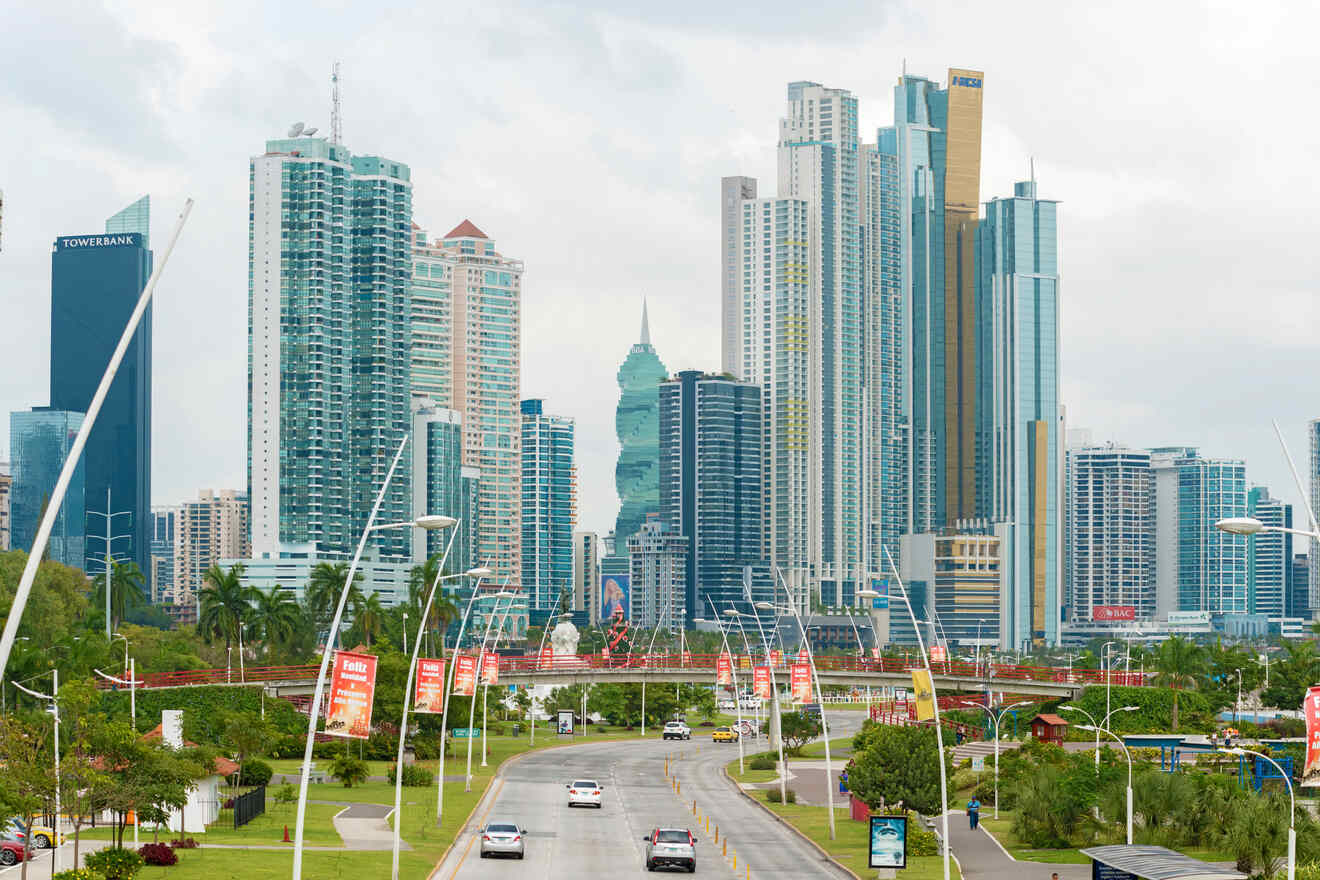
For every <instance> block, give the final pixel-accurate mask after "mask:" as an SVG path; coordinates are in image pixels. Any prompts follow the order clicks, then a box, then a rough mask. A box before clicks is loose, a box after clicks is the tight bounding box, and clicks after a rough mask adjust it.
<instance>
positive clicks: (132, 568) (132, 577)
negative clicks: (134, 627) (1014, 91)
mask: <svg viewBox="0 0 1320 880" xmlns="http://www.w3.org/2000/svg"><path fill="white" fill-rule="evenodd" d="M145 580H146V579H145V578H144V577H143V576H142V570H141V569H139V568H138V567H137V563H136V562H111V563H110V629H111V630H116V629H119V624H120V622H121V621H122V620H123V619H124V615H126V614H128V612H130V611H132V610H133V609H134V608H138V607H140V606H142V605H145V604H146V602H147V597H146V594H145V593H144V592H143V591H142V586H143V584H144V582H145ZM93 583H94V584H95V589H94V591H93V604H94V605H95V607H97V608H104V607H105V573H104V572H102V573H101V574H99V575H97V577H96V580H95V581H94V582H93Z"/></svg>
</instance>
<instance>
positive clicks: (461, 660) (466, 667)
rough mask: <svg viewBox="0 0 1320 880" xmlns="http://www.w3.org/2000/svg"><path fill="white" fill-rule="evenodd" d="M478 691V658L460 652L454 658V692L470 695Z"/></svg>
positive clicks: (461, 695) (460, 694) (459, 694)
mask: <svg viewBox="0 0 1320 880" xmlns="http://www.w3.org/2000/svg"><path fill="white" fill-rule="evenodd" d="M476 692H477V658H476V657H471V656H468V655H467V654H459V655H458V656H456V657H455V658H454V694H455V695H457V696H460V697H470V696H472V695H473V694H475V693H476Z"/></svg>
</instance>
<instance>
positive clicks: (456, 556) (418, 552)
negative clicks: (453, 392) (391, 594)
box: [412, 398, 475, 573]
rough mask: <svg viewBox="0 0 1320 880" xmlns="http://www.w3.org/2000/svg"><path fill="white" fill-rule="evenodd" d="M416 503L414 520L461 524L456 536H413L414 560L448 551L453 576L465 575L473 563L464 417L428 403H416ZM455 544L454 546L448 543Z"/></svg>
mask: <svg viewBox="0 0 1320 880" xmlns="http://www.w3.org/2000/svg"><path fill="white" fill-rule="evenodd" d="M412 438H413V473H412V478H413V500H412V510H413V515H414V516H423V515H426V514H440V515H444V516H452V517H455V518H456V519H459V520H460V521H459V523H458V525H457V526H456V527H455V528H456V529H457V530H458V533H457V534H453V533H451V532H450V531H449V530H445V529H438V530H435V531H425V530H422V529H416V530H414V532H413V536H412V542H413V549H412V558H413V561H415V562H417V563H419V564H420V563H421V562H422V561H423V560H425V559H429V558H430V557H432V556H442V555H443V554H444V552H445V548H446V547H447V546H448V547H449V560H448V561H447V562H446V564H445V568H446V569H447V570H448V571H449V572H451V573H452V572H461V571H467V570H468V569H469V568H472V567H473V566H474V565H475V563H473V562H472V556H471V551H472V537H473V535H474V534H475V531H474V528H473V523H472V522H471V521H469V520H468V519H467V518H466V517H464V516H463V511H464V508H465V507H466V502H465V498H464V492H463V488H464V487H463V416H462V414H460V413H457V412H455V411H454V410H452V409H445V408H443V407H438V406H435V405H433V404H432V403H431V401H429V400H425V399H418V398H414V399H413V434H412ZM451 538H452V539H453V544H452V545H451V544H450V539H451Z"/></svg>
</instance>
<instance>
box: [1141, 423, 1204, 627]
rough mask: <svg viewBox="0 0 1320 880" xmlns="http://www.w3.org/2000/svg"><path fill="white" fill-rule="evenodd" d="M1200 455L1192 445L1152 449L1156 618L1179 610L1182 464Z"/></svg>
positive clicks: (1166, 617)
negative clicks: (1180, 482) (1179, 515)
mask: <svg viewBox="0 0 1320 880" xmlns="http://www.w3.org/2000/svg"><path fill="white" fill-rule="evenodd" d="M1197 455H1198V453H1197V450H1196V448H1195V447H1193V446H1159V447H1156V448H1154V449H1152V450H1150V470H1151V476H1152V478H1153V481H1154V488H1153V492H1154V495H1153V500H1152V507H1153V509H1154V517H1155V616H1156V617H1157V618H1159V619H1160V620H1167V619H1168V616H1169V614H1170V612H1176V611H1179V610H1180V606H1179V603H1178V577H1179V556H1180V553H1181V543H1180V541H1181V532H1180V528H1179V519H1178V510H1179V502H1178V480H1179V474H1180V469H1179V464H1180V462H1182V461H1183V459H1188V458H1196V457H1197Z"/></svg>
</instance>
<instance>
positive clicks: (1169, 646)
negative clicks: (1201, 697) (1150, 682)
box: [1155, 636, 1206, 732]
mask: <svg viewBox="0 0 1320 880" xmlns="http://www.w3.org/2000/svg"><path fill="white" fill-rule="evenodd" d="M1155 670H1156V671H1155V683H1156V684H1159V685H1163V686H1165V687H1171V688H1173V718H1172V721H1173V730H1174V732H1177V730H1178V691H1180V690H1182V689H1183V688H1193V687H1195V686H1196V682H1197V681H1198V679H1200V677H1201V676H1202V675H1203V674H1204V673H1205V670H1206V662H1205V655H1204V653H1203V652H1202V650H1201V648H1200V647H1198V646H1197V645H1196V644H1195V643H1194V642H1191V641H1189V640H1187V639H1184V638H1181V637H1179V636H1170V637H1169V639H1168V640H1167V641H1165V642H1164V644H1162V645H1160V650H1159V653H1158V654H1156V655H1155Z"/></svg>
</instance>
